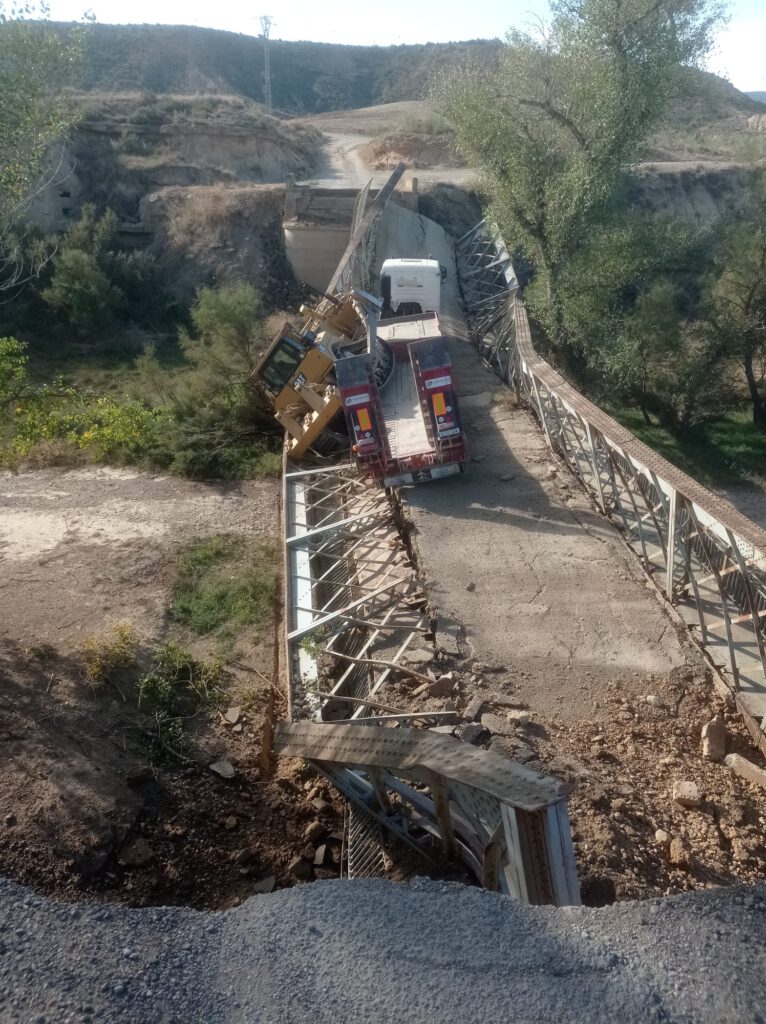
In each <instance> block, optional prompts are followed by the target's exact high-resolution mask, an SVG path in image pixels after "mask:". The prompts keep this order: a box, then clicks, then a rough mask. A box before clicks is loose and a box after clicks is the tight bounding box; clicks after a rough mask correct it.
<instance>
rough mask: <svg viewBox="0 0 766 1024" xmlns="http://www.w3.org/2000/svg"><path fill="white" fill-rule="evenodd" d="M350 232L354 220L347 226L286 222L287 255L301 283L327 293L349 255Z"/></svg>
mask: <svg viewBox="0 0 766 1024" xmlns="http://www.w3.org/2000/svg"><path fill="white" fill-rule="evenodd" d="M350 230H351V219H350V218H349V222H348V223H347V224H311V223H305V222H302V221H298V220H293V221H285V223H284V225H283V232H284V239H285V252H286V253H287V258H288V260H289V261H290V265H291V266H292V268H293V272H294V273H295V276H296V277H297V278H298V280H299V281H303V282H305V283H306V284H308V285H310V286H311V287H312V288H316V289H317V291H320V292H323V291H324V290H325V289H326V288H327V285H328V284H329V283H330V278H331V277H332V275H333V272H334V271H335V268H336V267H337V265H338V264H339V263H340V258H341V256H342V255H343V253H344V252H345V251H346V246H347V245H348V240H349V234H350Z"/></svg>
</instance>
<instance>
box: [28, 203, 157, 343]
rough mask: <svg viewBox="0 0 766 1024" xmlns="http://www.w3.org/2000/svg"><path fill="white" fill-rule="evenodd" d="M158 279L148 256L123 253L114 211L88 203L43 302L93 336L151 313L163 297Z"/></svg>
mask: <svg viewBox="0 0 766 1024" xmlns="http://www.w3.org/2000/svg"><path fill="white" fill-rule="evenodd" d="M153 277H154V260H153V258H152V257H151V256H150V255H149V254H148V253H141V252H134V253H126V252H123V251H121V250H120V248H119V234H118V224H117V215H116V214H115V213H114V211H113V210H107V211H106V213H105V214H104V215H103V216H101V217H98V216H97V215H96V209H95V207H94V206H92V205H89V204H88V205H86V206H84V207H83V209H82V213H81V215H80V219H79V220H78V221H77V222H76V223H74V224H73V225H72V227H71V228H70V229H69V231H68V232H67V234H66V236H65V238H64V240H63V242H62V243H61V247H60V249H59V251H58V253H57V254H56V257H55V259H54V261H53V273H52V276H51V282H50V285H49V286H48V287H47V288H46V289H45V290H44V291H43V292H42V298H43V299H44V301H45V302H46V303H48V305H49V306H51V307H52V308H53V309H55V310H56V311H57V312H58V313H60V314H61V315H62V317H63V318H64V319H65V320H66V321H67V323H68V324H70V325H71V326H72V327H73V328H74V329H75V330H76V331H77V332H78V333H79V334H81V335H82V336H84V337H88V336H93V335H95V334H96V333H97V332H99V331H104V330H108V329H109V328H110V327H112V326H113V325H114V323H115V322H116V321H118V320H120V319H125V318H127V317H128V316H129V315H132V316H134V317H135V318H137V319H138V318H139V317H140V316H141V315H142V314H147V313H151V312H152V311H153V310H154V309H155V307H156V305H157V301H156V300H157V295H158V292H157V288H156V286H155V285H154V283H153Z"/></svg>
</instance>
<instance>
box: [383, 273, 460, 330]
mask: <svg viewBox="0 0 766 1024" xmlns="http://www.w3.org/2000/svg"><path fill="white" fill-rule="evenodd" d="M446 276H447V275H446V271H445V270H444V268H443V267H442V266H441V265H440V264H439V261H438V260H386V261H385V263H384V264H383V266H382V267H381V270H380V291H381V294H382V296H383V316H384V317H387V316H388V317H391V316H413V315H414V314H416V313H438V312H439V299H440V296H441V284H442V281H443V280H444V279H445V278H446Z"/></svg>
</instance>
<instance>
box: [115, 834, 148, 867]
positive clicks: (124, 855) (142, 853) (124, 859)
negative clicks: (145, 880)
mask: <svg viewBox="0 0 766 1024" xmlns="http://www.w3.org/2000/svg"><path fill="white" fill-rule="evenodd" d="M153 859H154V851H153V850H152V848H151V846H150V845H149V843H148V842H147V841H146V840H145V839H144V838H142V837H141V836H139V837H138V838H137V839H132V840H131V841H130V842H128V843H126V844H125V845H124V846H123V848H122V849H121V850H120V853H119V856H118V857H117V863H118V864H120V865H121V867H124V868H142V867H145V865H147V864H149V863H151V861H152V860H153Z"/></svg>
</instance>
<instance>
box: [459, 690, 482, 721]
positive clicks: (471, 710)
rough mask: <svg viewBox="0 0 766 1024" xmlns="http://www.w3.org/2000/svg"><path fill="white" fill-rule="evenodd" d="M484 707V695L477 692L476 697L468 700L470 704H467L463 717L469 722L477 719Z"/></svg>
mask: <svg viewBox="0 0 766 1024" xmlns="http://www.w3.org/2000/svg"><path fill="white" fill-rule="evenodd" d="M483 707H484V698H483V697H482V696H480V695H479V694H477V695H476V696H475V697H472V698H471V700H470V701H469V702H468V705H467V707H466V709H465V711H464V712H463V718H464V719H465V720H466V721H467V722H473V721H475V720H476V719H477V718H478V717H479V715H480V714H481V709H482V708H483Z"/></svg>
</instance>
